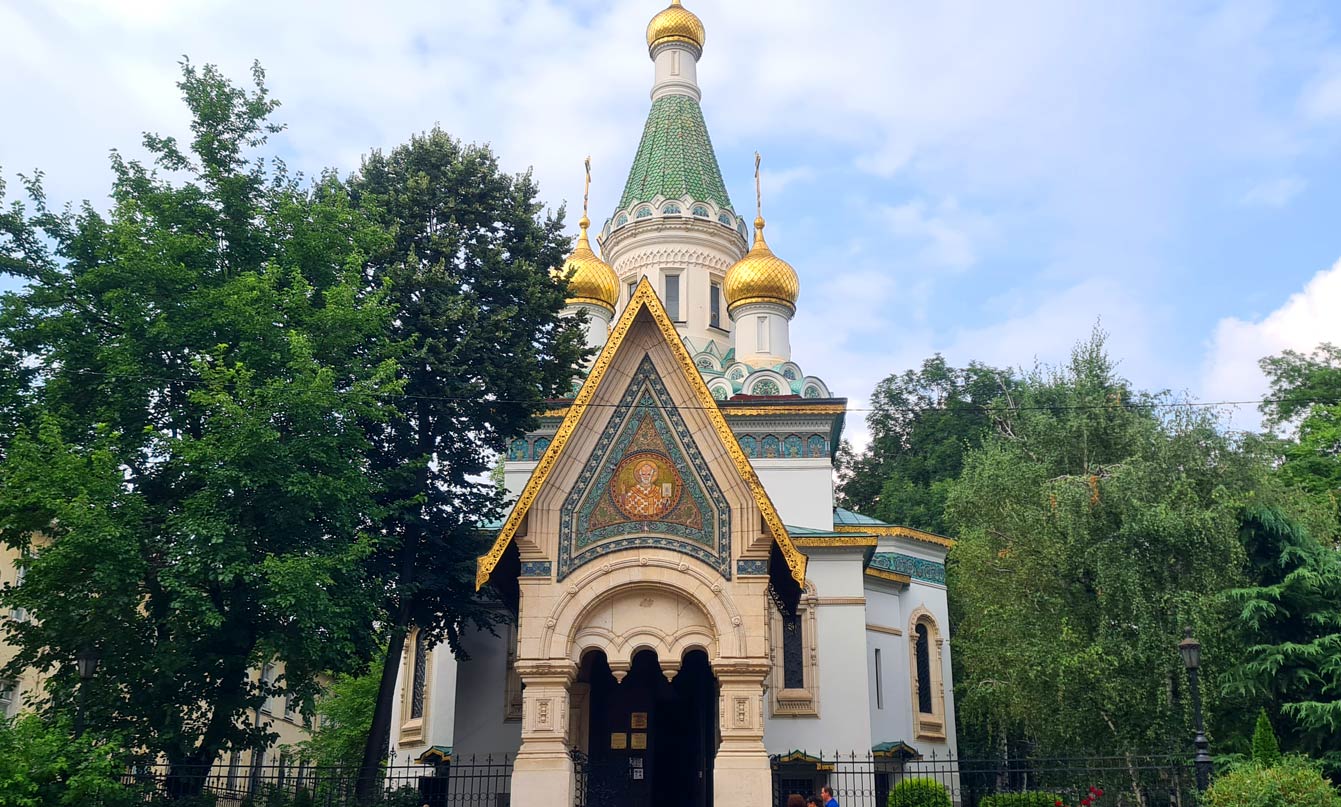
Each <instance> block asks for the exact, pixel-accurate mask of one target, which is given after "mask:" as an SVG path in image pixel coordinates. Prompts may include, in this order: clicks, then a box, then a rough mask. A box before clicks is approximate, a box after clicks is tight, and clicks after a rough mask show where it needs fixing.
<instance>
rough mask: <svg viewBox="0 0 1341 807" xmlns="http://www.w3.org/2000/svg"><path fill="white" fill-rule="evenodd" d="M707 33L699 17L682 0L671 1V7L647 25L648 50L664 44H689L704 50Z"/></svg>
mask: <svg viewBox="0 0 1341 807" xmlns="http://www.w3.org/2000/svg"><path fill="white" fill-rule="evenodd" d="M706 38H707V31H706V30H705V29H704V27H703V21H702V20H700V19H699V18H698V15H697V14H695V13H694V12H692V11H690V10H689V9H687V8H685V7H684V6H682V5H680V0H671V4H670V6H668V7H667V8H666V9H664V10H663V11H661V12H660V13H658V14H657V15H656V16H655V17H653V18H652V21H651V22H649V23H648V24H647V48H648V50H651V49H652V48H655V47H656V46H657V45H660V44H661V43H663V42H688V43H689V44H691V45H695V46H697V47H698V49H699V50H703V41H704V40H705V39H706Z"/></svg>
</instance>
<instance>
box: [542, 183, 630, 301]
mask: <svg viewBox="0 0 1341 807" xmlns="http://www.w3.org/2000/svg"><path fill="white" fill-rule="evenodd" d="M583 165H584V166H585V168H586V181H585V183H584V184H583V187H582V218H581V219H578V222H577V226H578V230H579V232H578V234H577V244H575V245H574V246H573V254H571V255H569V256H568V260H566V261H564V264H563V266H562V267H561V268H559V269H553V270H551V272H550V273H551V274H553V275H554V276H556V277H562V278H564V279H566V280H567V281H568V303H569V304H570V305H572V304H575V303H587V304H590V305H597V306H600V307H601V308H604V309H606V310H607V311H609V312H610V313H612V314H613V313H614V311H615V305H616V304H617V303H618V302H619V277H618V276H617V275H616V274H615V270H614V269H612V268H610V264H608V263H606V262H605V261H603V260H601V259H600V258H599V257H597V255H596V253H595V252H593V251H592V249H591V241H590V240H588V238H587V228H588V227H590V226H591V219H589V218H587V202H588V199H589V197H590V195H591V157H587V159H586V160H585V161H584V163H583Z"/></svg>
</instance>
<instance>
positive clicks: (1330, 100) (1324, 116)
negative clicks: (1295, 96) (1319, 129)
mask: <svg viewBox="0 0 1341 807" xmlns="http://www.w3.org/2000/svg"><path fill="white" fill-rule="evenodd" d="M1303 109H1304V114H1305V115H1307V116H1309V117H1310V118H1315V119H1318V120H1328V119H1337V118H1341V56H1338V57H1334V58H1332V59H1329V60H1327V63H1326V64H1325V66H1324V67H1323V69H1322V71H1321V72H1320V73H1319V75H1318V77H1317V78H1316V79H1315V80H1314V81H1313V83H1312V84H1311V85H1310V86H1309V87H1308V89H1307V90H1306V91H1305V92H1304V95H1303Z"/></svg>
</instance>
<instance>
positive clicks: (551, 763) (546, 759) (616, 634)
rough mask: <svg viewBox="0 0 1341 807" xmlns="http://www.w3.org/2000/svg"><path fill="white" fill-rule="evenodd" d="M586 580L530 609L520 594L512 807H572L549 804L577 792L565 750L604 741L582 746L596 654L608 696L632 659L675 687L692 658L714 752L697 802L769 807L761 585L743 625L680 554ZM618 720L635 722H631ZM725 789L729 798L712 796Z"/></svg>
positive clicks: (713, 582) (700, 569) (625, 564)
mask: <svg viewBox="0 0 1341 807" xmlns="http://www.w3.org/2000/svg"><path fill="white" fill-rule="evenodd" d="M584 572H585V573H583V574H581V575H578V576H575V578H576V579H575V578H570V579H569V580H568V581H567V582H568V585H567V586H566V587H565V588H557V587H555V588H553V589H549V591H548V592H547V594H549V596H543V597H536V598H534V599H529V601H528V597H527V595H526V593H524V594H523V600H522V615H521V626H520V642H519V648H518V662H517V671H518V673H519V674H520V675H521V677H522V680H523V682H524V683H525V692H524V696H523V700H524V707H523V719H522V746H521V749H520V750H519V752H518V754H517V760H516V766H515V769H514V776H513V791H512V792H513V799H514V803H518V804H530V803H535V804H540V803H545V804H550V803H567V804H572V803H573V800H572V799H571V798H569V799H567V800H565V801H563V802H556V801H555V799H556V796H557V795H558V794H560V793H564V792H567V793H569V794H573V793H574V789H575V787H576V781H575V778H574V769H573V765H572V761H571V759H570V756H569V750H570V749H571V748H574V747H577V748H583V747H585V748H587V749H588V750H591V749H592V747H593V744H594V743H596V742H599V741H604V742H605V743H607V744H608V743H609V742H611V738H610V737H608V736H607V737H604V738H596V737H590V736H587V733H588V732H589V731H590V729H591V726H592V723H591V717H590V707H591V700H590V695H591V694H592V689H591V681H590V677H589V674H582V675H580V673H582V670H583V667H582V664H583V659H584V657H589V656H590V654H592V653H599V655H600V657H601V659H602V663H603V664H604V665H605V666H606V668H608V674H609V676H610V677H611V678H612V679H613V681H614V682H615V685H616V686H618V685H619V683H620V682H623V681H625V680H626V679H627V678H628V676H629V675H630V674H631V673H633V672H634V671H635V666H636V665H637V664H638V663H639V662H638V661H637V659H639V658H643V659H647V658H651V659H653V664H654V670H655V671H656V673H657V674H659V675H660V677H661V678H663V679H664V680H665V682H666V683H667V684H670V685H673V683H674V681H675V679H676V678H677V676H678V675H679V673H680V671H681V669H682V667H683V665H684V659H685V658H686V657H688V656H690V655H693V656H694V657H695V659H696V660H695V664H700V663H701V664H703V665H704V668H705V669H704V671H703V672H704V674H706V675H707V676H708V677H709V678H711V680H712V681H713V683H714V688H713V691H714V694H715V701H716V702H715V703H709V704H708V707H709V708H711V709H712V712H711V716H712V724H713V734H714V740H715V743H714V744H713V745H714V747H713V748H712V750H713V752H714V753H713V758H712V760H711V761H710V764H708V765H707V766H705V767H706V770H707V772H708V773H706V776H705V788H706V791H705V795H704V797H703V801H702V804H703V805H704V807H707V805H710V804H712V803H714V800H715V802H716V803H717V804H723V805H725V804H733V805H734V804H746V805H752V804H755V803H757V804H759V805H764V804H767V803H768V799H769V792H770V789H771V780H770V773H769V763H768V755H767V752H766V751H765V749H764V745H763V730H764V726H763V711H764V703H763V696H764V678H765V676H766V675H767V673H768V670H769V663H768V655H767V645H766V639H765V633H766V623H765V619H764V613H763V607H762V603H763V602H764V600H763V594H764V592H763V591H762V586H760V589H761V590H760V591H759V592H757V594H756V593H755V592H753V591H751V592H750V593H751V594H752V595H755V596H758V597H759V599H760V603H758V604H757V605H759V606H760V607H758V608H753V607H752V608H749V609H746V610H747V612H749V613H751V614H753V613H754V612H755V611H758V614H757V617H758V618H757V619H750V620H749V621H748V623H747V622H746V620H744V619H743V618H742V615H741V609H739V608H737V606H736V604H735V603H734V602H733V601H732V597H731V594H732V593H733V589H732V588H731V587H728V586H726V585H723V583H724V581H723V580H722V579H721V578H720V576H717V575H716V574H715V573H714V571H713V570H711V569H709V568H707V567H705V566H703V565H702V564H700V563H698V562H697V561H694V560H692V559H687V558H684V557H683V556H677V555H675V554H673V553H669V552H668V553H665V555H664V556H663V555H660V554H658V555H652V556H648V555H643V556H640V557H626V558H621V559H618V560H611V561H609V562H607V563H605V564H603V565H601V566H599V567H593V568H590V569H588V570H584ZM756 622H757V623H758V624H757V625H756V624H755V623H756ZM700 657H701V658H700ZM646 663H647V662H646V661H643V662H642V664H643V665H644V667H645V666H646ZM641 675H642V677H647V676H646V673H645V672H644V673H642V674H641ZM695 675H699V673H698V672H695ZM582 677H586V678H587V680H581V678H582ZM645 684H646V682H644V685H645ZM632 711H643V710H632ZM626 718H627V719H626V720H625V722H629V723H630V724H631V721H632V716H631V715H629V716H626ZM629 733H632V728H631V725H630V731H629ZM649 740H650V738H649ZM628 741H629V742H632V738H629V740H628ZM713 770H715V771H716V774H717V775H716V776H712V775H711V771H713ZM724 782H725V783H726V784H723V783H724ZM723 787H726V788H727V789H728V790H729V792H714V791H722V788H723ZM528 799H529V800H528Z"/></svg>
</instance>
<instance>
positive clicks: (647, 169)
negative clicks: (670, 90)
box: [619, 95, 734, 212]
mask: <svg viewBox="0 0 1341 807" xmlns="http://www.w3.org/2000/svg"><path fill="white" fill-rule="evenodd" d="M658 195H660V196H664V197H666V198H667V199H679V198H681V197H683V196H688V197H689V198H691V199H693V200H694V201H696V202H712V203H714V204H716V205H717V206H718V207H721V208H730V207H731V198H730V197H729V196H727V194H726V184H725V183H724V182H722V169H721V168H719V167H718V165H717V155H716V154H715V153H714V152H713V150H712V140H711V139H710V138H709V137H708V125H707V124H706V123H704V122H703V110H702V109H700V108H699V105H698V101H695V100H694V99H693V98H690V97H689V96H686V95H665V96H662V97H661V98H658V99H657V100H655V101H653V102H652V111H651V112H649V113H648V114H647V125H646V126H644V127H643V139H642V142H640V143H639V144H638V154H637V156H635V157H634V158H633V167H632V168H630V169H629V179H628V181H627V182H626V183H624V195H623V196H622V197H621V198H620V200H619V209H620V210H627V209H628V207H629V206H630V205H632V204H633V203H635V202H650V201H652V199H653V198H654V197H656V196H658ZM733 212H734V211H733Z"/></svg>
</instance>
